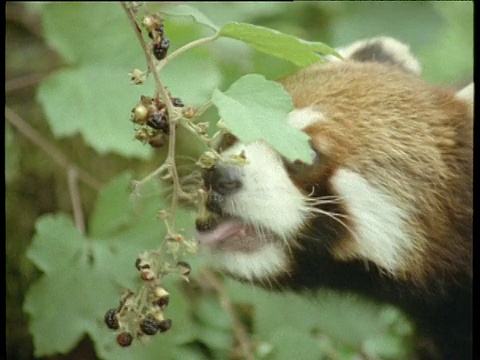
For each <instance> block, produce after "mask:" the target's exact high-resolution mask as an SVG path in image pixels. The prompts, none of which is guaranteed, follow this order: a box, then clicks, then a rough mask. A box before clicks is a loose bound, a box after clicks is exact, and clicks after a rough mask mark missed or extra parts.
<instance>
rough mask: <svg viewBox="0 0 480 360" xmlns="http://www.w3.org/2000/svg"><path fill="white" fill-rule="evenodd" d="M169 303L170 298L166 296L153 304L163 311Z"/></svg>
mask: <svg viewBox="0 0 480 360" xmlns="http://www.w3.org/2000/svg"><path fill="white" fill-rule="evenodd" d="M169 301H170V298H169V297H168V295H167V296H162V297H161V298H160V299H158V300H157V301H155V304H156V305H157V306H158V307H159V308H161V309H165V308H166V307H167V306H168V303H169Z"/></svg>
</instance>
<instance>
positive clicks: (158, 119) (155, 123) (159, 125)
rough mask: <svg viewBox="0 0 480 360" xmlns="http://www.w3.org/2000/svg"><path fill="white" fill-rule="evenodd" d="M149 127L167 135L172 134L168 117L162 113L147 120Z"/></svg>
mask: <svg viewBox="0 0 480 360" xmlns="http://www.w3.org/2000/svg"><path fill="white" fill-rule="evenodd" d="M147 125H148V126H150V127H152V128H154V129H156V130H161V131H163V133H165V134H168V133H169V132H170V127H169V124H168V119H167V116H166V115H165V114H164V113H163V112H162V111H159V112H157V113H155V114H153V115H152V116H151V117H150V118H149V119H148V120H147Z"/></svg>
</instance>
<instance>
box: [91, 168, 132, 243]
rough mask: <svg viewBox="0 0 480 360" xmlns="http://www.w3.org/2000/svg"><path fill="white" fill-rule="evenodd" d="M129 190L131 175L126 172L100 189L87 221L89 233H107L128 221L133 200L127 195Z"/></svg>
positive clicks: (97, 234) (130, 188)
mask: <svg viewBox="0 0 480 360" xmlns="http://www.w3.org/2000/svg"><path fill="white" fill-rule="evenodd" d="M131 191H132V176H131V175H130V174H127V173H126V174H122V175H121V176H118V177H117V178H115V179H114V180H113V181H111V182H110V183H109V184H107V185H106V186H104V187H103V188H102V189H101V191H100V193H99V196H98V198H97V201H96V203H95V208H94V209H93V212H92V216H91V218H90V221H89V232H90V234H92V235H93V236H104V235H108V234H111V233H113V232H114V231H115V230H117V229H119V228H120V227H121V226H122V225H125V224H127V223H128V222H129V221H130V219H131V215H132V214H131V212H132V209H133V202H132V200H131V199H129V198H128V196H127V195H128V194H129V193H130V192H131Z"/></svg>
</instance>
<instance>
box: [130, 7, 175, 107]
mask: <svg viewBox="0 0 480 360" xmlns="http://www.w3.org/2000/svg"><path fill="white" fill-rule="evenodd" d="M121 5H122V7H123V10H125V12H126V14H127V17H128V19H129V20H130V22H131V24H132V27H133V30H134V32H135V35H137V38H138V41H139V42H140V45H141V46H142V49H143V52H144V54H145V59H146V61H147V66H148V70H149V72H150V73H151V74H152V75H153V78H154V80H155V85H156V89H157V95H160V97H161V98H162V99H163V101H164V102H165V104H166V105H167V110H168V113H169V114H173V112H174V106H173V104H172V101H171V100H170V96H168V92H167V90H166V89H165V87H164V86H163V85H162V82H161V81H160V77H159V76H158V72H157V71H156V69H155V64H154V62H153V58H152V55H151V54H150V50H149V48H148V45H147V43H146V42H145V40H144V39H143V36H142V33H141V30H140V28H139V27H138V24H137V21H136V20H135V14H134V13H133V12H132V10H131V9H130V8H129V6H128V5H127V4H126V2H124V1H122V2H121Z"/></svg>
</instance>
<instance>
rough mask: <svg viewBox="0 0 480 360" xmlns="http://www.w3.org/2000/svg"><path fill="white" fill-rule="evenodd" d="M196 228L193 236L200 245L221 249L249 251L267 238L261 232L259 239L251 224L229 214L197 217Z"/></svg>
mask: <svg viewBox="0 0 480 360" xmlns="http://www.w3.org/2000/svg"><path fill="white" fill-rule="evenodd" d="M196 228H197V231H196V234H195V238H196V239H197V241H198V242H199V243H200V244H201V245H206V246H209V247H211V248H215V249H222V250H230V251H242V252H250V251H253V250H255V249H257V248H259V247H260V246H261V245H262V243H265V239H267V238H268V237H265V236H264V235H265V234H263V235H262V237H261V239H260V238H259V236H258V231H257V229H256V228H255V227H254V226H253V225H251V224H248V223H245V222H242V221H241V220H239V219H236V218H234V217H230V216H222V217H217V216H214V215H211V216H209V217H207V218H205V219H197V221H196ZM262 233H263V232H262Z"/></svg>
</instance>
